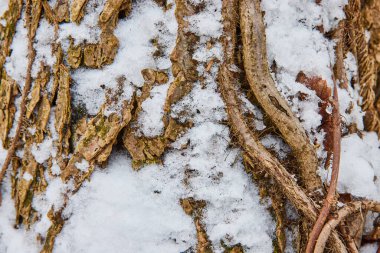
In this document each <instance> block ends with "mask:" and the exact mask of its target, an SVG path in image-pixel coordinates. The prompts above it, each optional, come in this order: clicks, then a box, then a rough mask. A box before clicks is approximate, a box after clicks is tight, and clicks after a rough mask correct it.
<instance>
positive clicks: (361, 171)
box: [338, 132, 380, 200]
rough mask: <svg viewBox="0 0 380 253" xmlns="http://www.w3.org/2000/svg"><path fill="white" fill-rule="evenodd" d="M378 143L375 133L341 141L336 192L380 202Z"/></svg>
mask: <svg viewBox="0 0 380 253" xmlns="http://www.w3.org/2000/svg"><path fill="white" fill-rule="evenodd" d="M379 179H380V142H379V141H378V139H377V135H376V133H373V132H371V133H363V139H360V137H359V136H358V135H356V134H351V135H349V136H346V137H344V138H343V139H342V151H341V158H340V171H339V178H338V190H339V191H340V192H349V193H351V194H353V195H355V196H358V197H366V198H369V199H375V200H380V180H379Z"/></svg>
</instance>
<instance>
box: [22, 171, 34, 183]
mask: <svg viewBox="0 0 380 253" xmlns="http://www.w3.org/2000/svg"><path fill="white" fill-rule="evenodd" d="M22 178H23V179H24V180H26V181H30V180H32V179H33V176H32V175H30V173H29V172H25V173H24V174H23V175H22Z"/></svg>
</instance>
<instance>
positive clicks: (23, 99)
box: [0, 0, 36, 205]
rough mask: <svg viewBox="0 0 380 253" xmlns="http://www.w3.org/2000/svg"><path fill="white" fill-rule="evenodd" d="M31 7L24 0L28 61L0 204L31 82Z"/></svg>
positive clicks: (1, 174)
mask: <svg viewBox="0 0 380 253" xmlns="http://www.w3.org/2000/svg"><path fill="white" fill-rule="evenodd" d="M31 8H32V2H31V0H27V1H26V10H25V22H26V27H27V29H28V58H29V61H28V67H27V72H26V79H25V85H24V88H23V91H22V97H21V104H20V117H19V120H18V122H17V127H16V133H15V136H14V138H13V140H12V144H11V146H10V148H9V149H8V153H7V156H6V158H5V161H4V164H3V166H2V168H1V172H0V205H1V201H2V196H1V195H2V194H1V185H2V181H3V178H4V176H5V173H6V172H7V168H8V166H9V164H10V163H11V160H12V157H13V155H14V153H15V151H16V148H17V144H18V141H19V139H20V135H21V129H22V126H23V123H24V115H25V113H26V101H27V97H28V93H29V91H30V87H31V83H32V75H31V72H32V67H33V62H34V58H35V56H36V52H35V51H34V48H33V37H32V31H31V16H30V14H31V13H30V12H31Z"/></svg>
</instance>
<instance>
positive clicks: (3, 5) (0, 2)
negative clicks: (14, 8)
mask: <svg viewBox="0 0 380 253" xmlns="http://www.w3.org/2000/svg"><path fill="white" fill-rule="evenodd" d="M8 3H9V0H0V16H2V15H3V14H4V12H5V11H6V10H8Z"/></svg>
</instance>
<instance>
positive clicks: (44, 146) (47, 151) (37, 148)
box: [31, 138, 56, 164]
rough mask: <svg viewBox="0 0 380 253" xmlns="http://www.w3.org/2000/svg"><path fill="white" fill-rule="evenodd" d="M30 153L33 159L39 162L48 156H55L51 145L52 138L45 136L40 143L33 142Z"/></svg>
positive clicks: (45, 159) (42, 161)
mask: <svg viewBox="0 0 380 253" xmlns="http://www.w3.org/2000/svg"><path fill="white" fill-rule="evenodd" d="M31 150H32V154H33V156H34V159H36V161H37V162H38V163H40V164H42V163H44V162H45V161H47V160H48V159H49V157H50V156H55V153H56V151H55V148H54V147H53V139H51V138H46V139H44V140H43V142H42V143H39V144H36V143H33V146H32V149H31Z"/></svg>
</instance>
